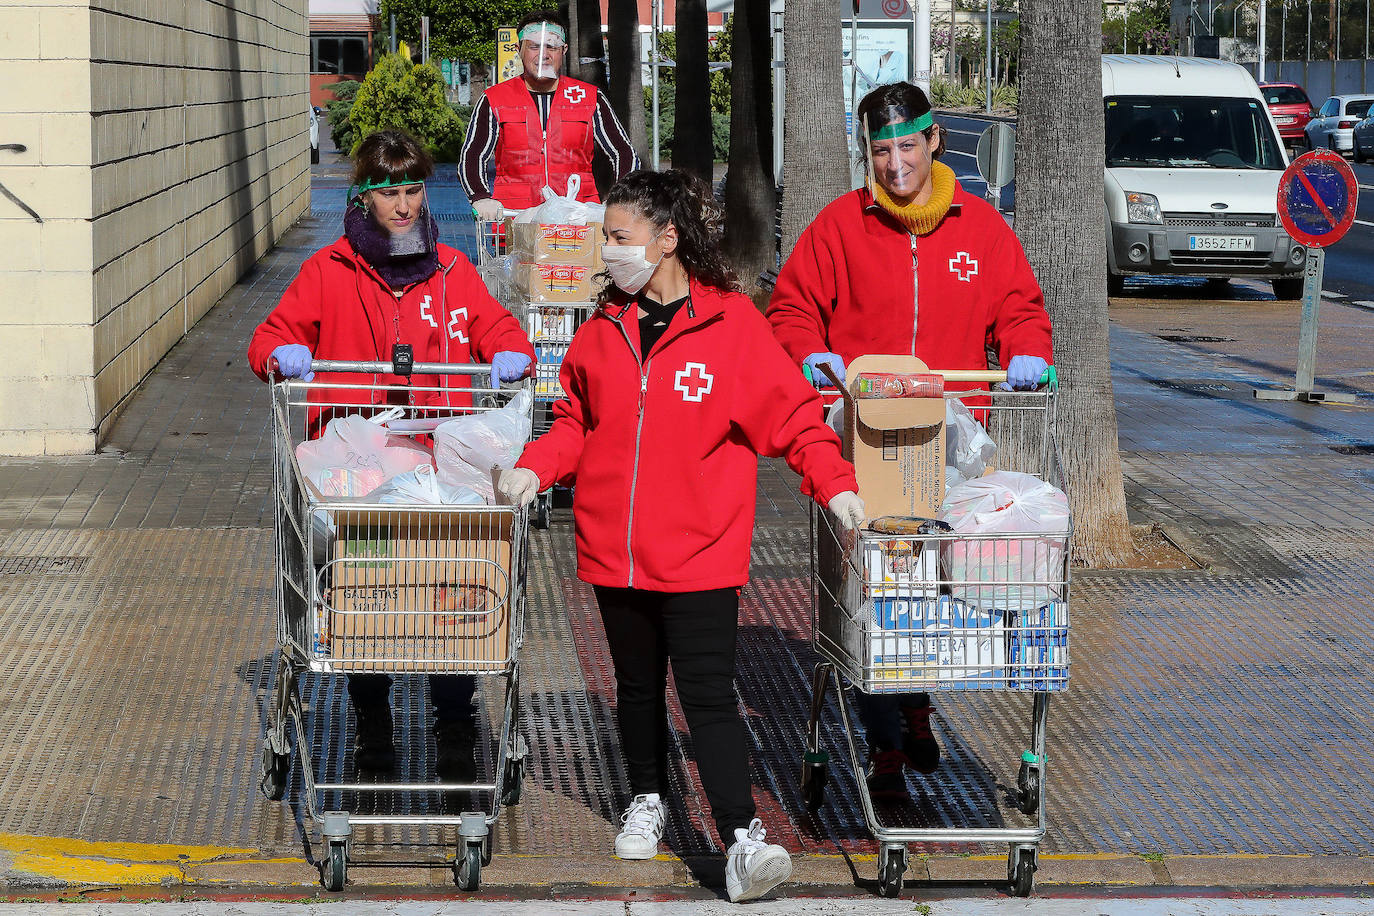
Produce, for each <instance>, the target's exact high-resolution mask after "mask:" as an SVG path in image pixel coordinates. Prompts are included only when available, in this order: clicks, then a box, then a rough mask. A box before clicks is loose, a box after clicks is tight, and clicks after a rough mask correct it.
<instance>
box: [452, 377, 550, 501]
mask: <svg viewBox="0 0 1374 916" xmlns="http://www.w3.org/2000/svg"><path fill="white" fill-rule="evenodd" d="M530 400H531V397H530V390H529V389H528V388H522V389H520V391H519V392H518V393H517V394H516V395H515V397H513V398H511V400H510V403H508V404H506V405H505V406H504V407H501V408H498V409H496V410H485V411H481V412H479V413H471V414H465V415H464V416H461V417H454V418H453V419H452V420H447V421H445V422H443V423H441V424H439V426H438V427H436V428H435V430H434V463H435V466H436V467H437V468H438V478H439V484H440V485H441V486H444V487H452V488H456V487H466V488H468V489H470V490H472V491H473V492H475V493H477V494H478V495H479V496H481V497H482V499H483V501H485V502H486V503H488V504H490V503H494V502H495V491H494V489H493V488H492V481H491V472H492V469H493V468H502V469H506V468H512V467H515V462H516V459H518V458H519V457H520V453H521V452H522V451H524V448H525V443H526V442H528V441H529V439H530Z"/></svg>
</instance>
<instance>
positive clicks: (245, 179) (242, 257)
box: [0, 0, 310, 455]
mask: <svg viewBox="0 0 1374 916" xmlns="http://www.w3.org/2000/svg"><path fill="white" fill-rule="evenodd" d="M306 7H307V0H172V2H168V0H79V2H78V0H6V3H5V4H4V5H3V6H0V85H3V86H5V87H6V92H4V93H0V144H7V143H19V144H23V145H24V146H25V147H26V149H25V150H24V151H23V152H18V153H16V152H9V151H5V150H3V149H0V184H4V185H5V187H7V188H8V189H9V190H11V191H12V192H14V193H15V194H16V196H18V197H19V198H20V199H21V200H23V201H24V202H25V203H26V204H28V205H29V206H30V207H32V208H33V209H34V210H35V211H37V213H38V215H39V216H40V217H41V219H42V222H41V223H40V222H37V221H36V220H34V219H33V217H31V216H29V215H28V214H26V213H24V212H23V210H22V209H20V208H19V207H16V206H15V205H14V204H12V203H11V202H10V201H8V200H4V199H0V289H3V290H5V292H6V295H4V296H0V346H2V347H3V349H4V351H5V353H6V355H7V357H8V358H7V359H5V360H0V454H7V455H38V454H70V453H79V452H89V451H92V450H94V449H95V448H96V446H97V445H98V443H99V441H100V439H101V438H102V437H103V436H104V434H105V433H106V432H107V431H108V430H109V428H110V425H111V424H112V423H113V421H114V419H115V418H116V417H117V416H118V412H119V409H120V407H121V406H122V404H123V403H124V401H125V400H126V399H127V398H128V396H129V395H130V394H131V393H133V391H134V390H135V389H136V388H137V386H138V384H139V383H140V382H141V381H142V379H143V378H144V377H145V376H146V375H147V374H148V373H149V372H150V371H151V370H152V368H153V367H154V366H155V365H156V364H157V362H158V360H160V359H161V358H162V357H163V356H164V355H165V354H166V353H167V351H168V350H169V349H170V348H171V347H172V345H173V344H175V343H176V342H177V341H178V340H179V339H180V338H181V337H182V336H183V335H184V334H185V333H186V332H187V331H189V330H190V328H191V327H192V326H193V325H194V324H195V323H196V321H197V320H198V319H199V318H200V317H201V316H203V315H204V314H205V312H206V311H208V310H209V308H210V307H211V306H212V305H214V303H215V302H216V301H217V300H218V299H219V297H220V296H221V295H223V293H224V292H225V291H226V290H227V289H228V288H229V287H230V286H232V285H233V283H234V282H235V280H237V279H238V277H240V276H241V275H242V274H243V273H244V272H245V271H246V270H248V269H249V268H250V267H251V266H252V265H253V263H254V262H255V261H256V260H257V259H258V258H259V257H261V256H262V255H263V254H264V253H265V252H266V251H267V250H268V249H269V248H270V247H271V246H272V245H273V244H274V243H275V241H276V240H277V239H278V238H279V237H280V236H281V234H282V232H283V231H285V229H286V228H287V227H288V226H290V225H291V223H293V222H294V221H295V220H296V219H297V218H298V217H299V216H300V215H301V214H302V213H304V212H305V210H306V209H307V208H308V206H309V194H310V164H309V163H310V158H309V147H308V140H307V131H308V120H307V116H306V107H307V105H308V75H307V72H308V69H309V45H308V26H307V11H306ZM226 371H234V370H232V369H227V370H226Z"/></svg>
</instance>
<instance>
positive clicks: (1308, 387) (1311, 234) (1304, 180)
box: [1255, 150, 1360, 404]
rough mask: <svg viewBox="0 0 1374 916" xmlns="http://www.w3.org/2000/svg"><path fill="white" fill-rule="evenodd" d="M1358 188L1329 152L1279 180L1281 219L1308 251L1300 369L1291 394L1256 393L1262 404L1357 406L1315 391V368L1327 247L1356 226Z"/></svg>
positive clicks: (1296, 164)
mask: <svg viewBox="0 0 1374 916" xmlns="http://www.w3.org/2000/svg"><path fill="white" fill-rule="evenodd" d="M1359 193H1360V191H1359V184H1358V183H1357V182H1356V180H1355V173H1354V172H1353V171H1352V170H1351V168H1350V166H1349V165H1347V164H1346V161H1345V159H1344V157H1342V156H1340V155H1339V154H1337V153H1333V152H1331V151H1330V150H1314V151H1312V152H1310V153H1304V154H1303V155H1301V156H1299V157H1298V158H1297V159H1295V160H1293V163H1292V164H1291V165H1289V166H1288V168H1287V169H1286V170H1284V173H1283V177H1282V178H1281V179H1279V219H1280V221H1281V222H1282V223H1283V228H1284V229H1285V230H1286V231H1287V232H1288V234H1289V235H1290V236H1292V237H1293V239H1294V241H1297V242H1301V243H1302V244H1303V245H1306V246H1307V264H1306V267H1305V269H1304V270H1303V281H1302V324H1301V326H1300V327H1299V329H1298V369H1297V374H1296V377H1295V379H1294V385H1293V389H1292V390H1291V391H1290V390H1288V389H1279V390H1274V389H1262V388H1256V389H1255V397H1257V398H1259V399H1260V400H1264V401H1307V402H1309V403H1320V402H1323V401H1331V402H1332V403H1337V404H1353V403H1355V396H1354V395H1350V394H1332V393H1329V392H1323V391H1315V390H1313V387H1312V385H1313V382H1314V381H1315V378H1316V367H1317V309H1318V307H1319V306H1320V304H1321V298H1322V272H1323V267H1324V266H1325V263H1326V252H1325V251H1324V250H1323V249H1325V248H1326V247H1327V246H1329V245H1334V244H1335V243H1336V242H1338V241H1340V239H1341V237H1342V236H1344V235H1345V233H1346V232H1347V231H1348V230H1349V229H1350V226H1351V224H1352V223H1354V222H1355V206H1356V204H1357V203H1358V202H1359Z"/></svg>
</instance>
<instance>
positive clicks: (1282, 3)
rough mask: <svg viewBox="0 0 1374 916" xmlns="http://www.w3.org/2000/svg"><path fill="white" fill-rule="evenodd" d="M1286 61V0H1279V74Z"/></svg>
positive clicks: (1281, 73)
mask: <svg viewBox="0 0 1374 916" xmlns="http://www.w3.org/2000/svg"><path fill="white" fill-rule="evenodd" d="M1286 63H1288V0H1279V76H1280V77H1282V76H1283V65H1284V64H1286Z"/></svg>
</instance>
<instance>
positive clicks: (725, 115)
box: [644, 83, 730, 165]
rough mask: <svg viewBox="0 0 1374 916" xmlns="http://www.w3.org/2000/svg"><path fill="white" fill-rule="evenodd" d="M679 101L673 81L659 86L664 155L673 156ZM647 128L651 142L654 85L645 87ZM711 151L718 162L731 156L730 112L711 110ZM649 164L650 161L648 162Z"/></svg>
mask: <svg viewBox="0 0 1374 916" xmlns="http://www.w3.org/2000/svg"><path fill="white" fill-rule="evenodd" d="M676 104H677V88H676V87H675V86H673V85H672V84H670V83H662V84H660V85H659V87H658V148H659V154H660V155H661V156H662V157H663V159H664V160H665V161H666V160H670V159H672V158H673V127H674V124H675V118H676V116H677V111H676V107H675V106H676ZM644 132H645V136H646V137H647V138H648V140H649V143H650V145H651V146H652V144H653V136H654V100H653V92H652V90H651V89H645V90H644ZM711 154H712V156H713V157H714V158H715V160H716V161H717V162H724V161H726V160H727V159H729V158H730V113H729V112H728V111H726V112H721V111H712V112H711ZM646 165H647V163H646Z"/></svg>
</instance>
